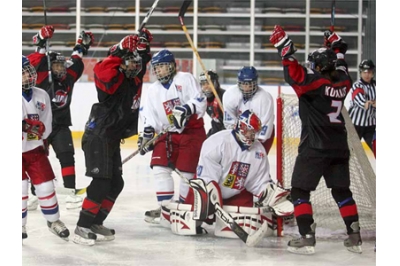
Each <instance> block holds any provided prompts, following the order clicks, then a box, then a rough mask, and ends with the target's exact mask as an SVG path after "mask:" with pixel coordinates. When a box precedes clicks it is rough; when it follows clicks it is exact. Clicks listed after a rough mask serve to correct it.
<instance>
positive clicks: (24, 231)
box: [22, 226, 28, 240]
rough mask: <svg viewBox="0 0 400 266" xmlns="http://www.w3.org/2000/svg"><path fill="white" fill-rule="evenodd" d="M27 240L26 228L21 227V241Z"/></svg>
mask: <svg viewBox="0 0 400 266" xmlns="http://www.w3.org/2000/svg"><path fill="white" fill-rule="evenodd" d="M26 238H28V234H27V233H26V227H25V226H22V240H24V239H26Z"/></svg>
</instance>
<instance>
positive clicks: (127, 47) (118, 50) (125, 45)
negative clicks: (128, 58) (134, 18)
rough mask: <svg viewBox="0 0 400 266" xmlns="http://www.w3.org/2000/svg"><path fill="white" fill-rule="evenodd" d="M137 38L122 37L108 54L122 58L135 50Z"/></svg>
mask: <svg viewBox="0 0 400 266" xmlns="http://www.w3.org/2000/svg"><path fill="white" fill-rule="evenodd" d="M138 42H139V37H138V36H137V35H128V36H126V37H124V38H123V39H122V40H121V41H120V42H119V43H118V44H116V45H114V46H112V47H111V49H110V54H112V55H115V56H118V57H123V56H124V55H125V54H126V53H128V52H130V53H132V52H133V51H135V50H136V48H137V43H138Z"/></svg>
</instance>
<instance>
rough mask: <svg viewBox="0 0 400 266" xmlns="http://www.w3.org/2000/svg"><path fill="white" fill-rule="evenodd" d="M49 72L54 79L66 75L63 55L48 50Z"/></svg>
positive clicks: (62, 77)
mask: <svg viewBox="0 0 400 266" xmlns="http://www.w3.org/2000/svg"><path fill="white" fill-rule="evenodd" d="M49 57H50V63H51V74H52V76H53V78H54V79H55V80H63V79H64V78H65V76H66V75H67V61H66V60H65V56H63V55H62V54H60V53H56V52H51V51H50V52H49Z"/></svg>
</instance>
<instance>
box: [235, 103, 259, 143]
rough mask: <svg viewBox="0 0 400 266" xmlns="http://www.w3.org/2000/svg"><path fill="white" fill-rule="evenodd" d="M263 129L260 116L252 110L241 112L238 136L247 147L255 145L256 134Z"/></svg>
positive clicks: (236, 130)
mask: <svg viewBox="0 0 400 266" xmlns="http://www.w3.org/2000/svg"><path fill="white" fill-rule="evenodd" d="M260 130H261V121H260V119H259V118H258V116H257V115H256V114H255V113H253V112H252V111H250V110H246V111H244V112H243V113H241V114H240V115H239V117H238V121H237V123H236V128H235V132H236V136H237V138H238V140H239V141H240V142H241V143H242V146H243V147H244V148H246V149H250V148H251V146H252V145H253V143H254V141H255V139H256V134H257V133H258V132H260Z"/></svg>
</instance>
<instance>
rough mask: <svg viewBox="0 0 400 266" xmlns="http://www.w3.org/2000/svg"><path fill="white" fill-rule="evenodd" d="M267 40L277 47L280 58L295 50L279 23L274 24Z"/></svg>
mask: <svg viewBox="0 0 400 266" xmlns="http://www.w3.org/2000/svg"><path fill="white" fill-rule="evenodd" d="M269 41H270V42H271V43H272V44H273V45H274V46H275V47H276V48H277V49H278V53H279V55H280V56H281V57H282V58H285V57H288V56H290V55H292V54H294V53H295V52H296V51H297V49H296V47H295V46H294V44H293V42H292V40H291V39H290V38H289V37H288V35H287V34H286V32H285V31H284V30H283V29H282V27H281V26H279V25H275V28H274V31H273V32H272V34H271V37H270V38H269Z"/></svg>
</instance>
